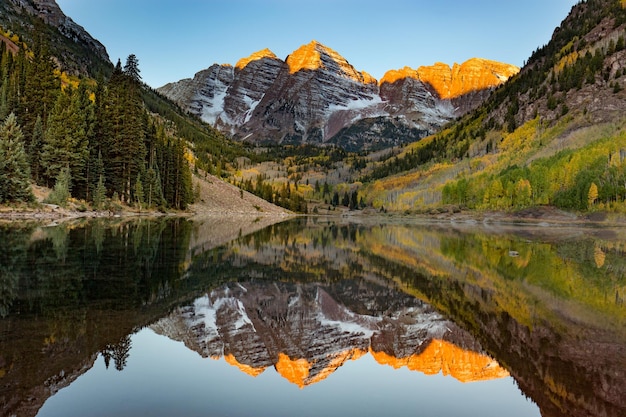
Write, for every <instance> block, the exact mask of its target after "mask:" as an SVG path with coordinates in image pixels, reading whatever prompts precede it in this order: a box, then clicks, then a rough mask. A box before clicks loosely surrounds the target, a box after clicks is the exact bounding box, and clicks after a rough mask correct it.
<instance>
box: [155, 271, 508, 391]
mask: <svg viewBox="0 0 626 417" xmlns="http://www.w3.org/2000/svg"><path fill="white" fill-rule="evenodd" d="M355 287H358V293H355V292H354V290H355V289H356V288H355ZM342 299H343V300H346V299H349V300H352V303H354V304H356V305H358V307H359V308H358V312H357V311H355V310H353V309H351V308H350V307H349V306H346V305H344V304H343V303H342V302H341V301H340V300H342ZM151 328H152V329H153V330H154V331H156V332H157V333H159V334H163V335H165V336H167V337H169V338H171V339H173V340H177V341H182V342H184V343H185V345H186V346H187V347H188V348H189V349H192V350H194V351H196V352H198V353H199V354H200V355H201V356H202V357H205V358H209V357H210V358H214V359H219V358H222V357H223V358H224V359H225V360H226V362H228V363H229V364H231V365H233V366H236V367H237V368H239V369H240V370H241V371H243V372H245V373H247V374H249V375H251V376H258V375H259V374H261V373H262V372H264V371H265V370H266V369H267V368H270V367H274V368H275V369H276V371H277V372H278V373H279V374H281V375H282V376H283V377H284V378H285V379H287V380H288V381H290V382H291V383H293V384H295V385H297V386H299V387H300V388H303V387H305V386H307V385H311V384H314V383H316V382H319V381H321V380H323V379H325V378H327V377H328V376H329V375H330V374H332V373H333V372H335V371H336V370H337V369H338V368H339V367H340V366H341V365H343V364H344V363H345V362H346V361H348V360H357V359H359V358H360V357H362V356H363V355H365V354H368V353H369V354H371V355H372V356H373V357H374V359H375V360H376V361H377V362H378V363H380V364H382V365H389V366H393V367H395V368H400V367H407V368H408V369H410V370H413V371H420V372H423V373H426V374H428V375H432V374H437V373H442V372H443V373H444V374H446V375H447V374H449V375H452V376H453V377H454V378H456V379H457V380H460V381H462V382H471V381H480V380H489V379H495V378H502V377H505V376H508V372H507V371H506V370H504V369H503V368H501V367H500V366H499V365H498V363H497V362H496V361H495V360H493V359H492V358H490V357H489V356H488V355H486V354H485V353H484V352H483V351H482V349H481V348H480V345H478V343H477V342H476V341H475V340H474V339H473V338H472V337H471V336H470V335H469V334H468V333H467V332H465V331H464V330H462V329H461V328H459V327H458V326H456V325H455V324H454V323H453V322H450V321H448V320H446V319H445V318H444V317H443V316H441V315H440V314H438V313H437V312H436V311H435V310H434V309H433V308H432V307H431V306H430V305H428V304H425V303H423V302H422V301H419V300H417V299H415V298H413V297H411V296H407V295H406V294H403V293H401V292H399V291H396V290H393V289H390V288H385V287H384V286H382V285H377V284H373V283H363V282H361V283H356V282H346V281H344V282H342V283H339V284H334V285H330V286H325V285H318V284H293V283H284V282H262V281H258V282H254V281H253V282H247V283H233V284H227V285H224V286H223V287H221V288H217V289H215V290H213V291H211V292H210V293H209V294H206V295H205V296H203V297H200V298H198V299H196V300H195V301H194V302H193V303H192V304H190V305H187V306H184V307H180V308H178V309H176V310H175V311H174V312H173V313H172V314H170V315H169V316H167V317H165V318H163V319H161V320H159V321H158V322H156V323H155V324H153V325H151Z"/></svg>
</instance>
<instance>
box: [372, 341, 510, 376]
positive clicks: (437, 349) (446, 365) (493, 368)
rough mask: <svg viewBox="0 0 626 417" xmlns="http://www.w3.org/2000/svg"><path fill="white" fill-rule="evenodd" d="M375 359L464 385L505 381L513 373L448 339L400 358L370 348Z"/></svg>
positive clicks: (431, 343)
mask: <svg viewBox="0 0 626 417" xmlns="http://www.w3.org/2000/svg"><path fill="white" fill-rule="evenodd" d="M370 353H371V355H372V356H373V357H374V359H375V360H376V361H377V362H378V363H380V364H382V365H389V366H392V367H393V368H395V369H398V368H403V367H406V368H407V369H409V370H411V371H419V372H422V373H424V374H426V375H436V374H438V373H443V375H451V376H452V377H453V378H455V379H457V380H458V381H460V382H464V383H465V382H476V381H486V380H491V379H498V378H504V377H507V376H509V373H508V372H507V371H506V370H505V369H504V368H502V367H501V366H500V365H499V364H498V363H497V362H496V361H495V360H494V359H492V358H490V357H489V356H486V355H483V354H481V353H478V352H473V351H470V350H464V349H462V348H460V347H459V346H456V345H455V344H453V343H450V342H447V341H445V340H432V341H431V342H430V343H429V345H428V346H427V347H426V349H424V351H423V352H421V353H419V354H415V355H411V356H407V357H404V358H396V357H394V356H392V355H389V354H388V353H385V352H375V351H374V350H372V349H370Z"/></svg>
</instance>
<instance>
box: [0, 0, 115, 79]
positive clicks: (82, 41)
mask: <svg viewBox="0 0 626 417" xmlns="http://www.w3.org/2000/svg"><path fill="white" fill-rule="evenodd" d="M39 19H40V20H41V22H42V24H43V25H44V27H45V26H49V27H50V28H51V29H53V30H50V31H48V30H47V29H45V30H46V42H47V44H48V49H49V53H50V55H51V57H52V59H53V60H54V62H55V64H56V66H57V67H58V69H60V70H62V71H65V72H67V73H69V74H73V75H81V76H85V75H86V76H91V77H96V76H97V75H98V74H106V73H108V71H110V69H111V68H112V67H111V62H110V60H109V55H108V53H107V51H106V48H105V47H104V46H103V45H102V44H101V43H100V42H98V41H97V40H96V39H94V38H93V37H92V36H91V35H90V34H89V33H88V32H87V31H86V30H85V29H84V28H83V27H82V26H80V25H78V24H77V23H75V22H74V21H73V20H72V19H70V18H69V17H67V16H66V15H65V14H64V13H63V11H62V10H61V9H60V8H59V6H58V5H57V4H56V2H55V1H54V0H6V1H0V26H2V27H3V28H4V29H5V30H8V31H10V32H12V33H15V34H17V35H18V36H19V38H20V41H22V42H25V43H26V44H27V45H28V46H29V47H31V48H32V47H33V45H34V43H35V38H36V34H37V33H38V31H41V29H42V28H41V27H39V26H38V25H39V24H40V23H38V22H37V21H38V20H39ZM7 41H8V42H7ZM0 42H4V43H6V44H7V45H8V46H9V50H11V51H13V52H16V51H17V50H18V49H19V47H21V44H20V46H18V45H16V44H14V43H13V42H10V41H9V40H8V39H6V38H0ZM18 43H19V42H18Z"/></svg>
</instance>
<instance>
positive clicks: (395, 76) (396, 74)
mask: <svg viewBox="0 0 626 417" xmlns="http://www.w3.org/2000/svg"><path fill="white" fill-rule="evenodd" d="M405 78H415V79H417V80H419V74H418V73H417V70H414V69H413V68H411V67H404V68H401V69H398V70H389V71H387V72H386V73H385V75H383V78H381V79H380V84H383V83H389V84H393V83H395V82H396V81H399V80H402V79H405Z"/></svg>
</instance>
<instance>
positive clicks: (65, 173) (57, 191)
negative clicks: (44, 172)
mask: <svg viewBox="0 0 626 417" xmlns="http://www.w3.org/2000/svg"><path fill="white" fill-rule="evenodd" d="M71 190H72V175H71V173H70V168H69V167H65V168H63V169H61V171H60V172H59V175H57V179H56V183H55V184H54V189H53V190H52V192H51V193H50V195H49V196H48V199H47V200H46V201H47V202H48V203H51V204H56V205H59V206H61V207H65V206H66V205H67V201H68V199H69V198H70V195H71Z"/></svg>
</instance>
